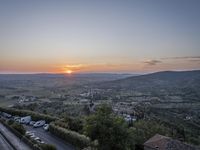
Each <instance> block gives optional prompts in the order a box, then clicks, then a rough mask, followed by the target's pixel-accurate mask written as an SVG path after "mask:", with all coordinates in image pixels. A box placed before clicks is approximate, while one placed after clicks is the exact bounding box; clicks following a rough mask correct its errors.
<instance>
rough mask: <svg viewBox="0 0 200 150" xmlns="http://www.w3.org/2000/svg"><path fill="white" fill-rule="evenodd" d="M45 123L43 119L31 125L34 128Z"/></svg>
mask: <svg viewBox="0 0 200 150" xmlns="http://www.w3.org/2000/svg"><path fill="white" fill-rule="evenodd" d="M45 123H46V122H45V120H40V121H37V122H36V123H35V124H34V125H33V127H34V128H37V127H42V126H43V125H44V124H45Z"/></svg>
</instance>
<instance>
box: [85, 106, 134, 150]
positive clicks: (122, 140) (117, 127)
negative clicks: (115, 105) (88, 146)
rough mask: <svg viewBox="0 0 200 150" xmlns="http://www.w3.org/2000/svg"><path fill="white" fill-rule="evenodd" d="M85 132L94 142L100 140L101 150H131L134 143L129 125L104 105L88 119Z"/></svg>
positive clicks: (99, 146) (99, 147)
mask: <svg viewBox="0 0 200 150" xmlns="http://www.w3.org/2000/svg"><path fill="white" fill-rule="evenodd" d="M84 131H85V134H86V135H87V136H89V137H90V138H91V139H92V140H98V149H100V150H108V149H109V150H116V149H117V150H128V149H131V142H132V141H131V140H130V138H131V136H130V134H129V129H128V125H127V123H126V122H125V121H124V119H122V118H120V117H117V116H115V115H114V114H113V113H112V109H111V108H110V107H109V106H108V105H102V106H101V107H99V108H98V110H97V112H96V113H95V114H93V115H91V116H89V117H88V118H87V119H86V125H85V127H84Z"/></svg>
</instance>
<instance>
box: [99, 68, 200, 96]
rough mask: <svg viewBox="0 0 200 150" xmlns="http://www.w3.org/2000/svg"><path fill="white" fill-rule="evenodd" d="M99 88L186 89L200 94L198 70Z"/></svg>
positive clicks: (156, 74)
mask: <svg viewBox="0 0 200 150" xmlns="http://www.w3.org/2000/svg"><path fill="white" fill-rule="evenodd" d="M100 87H102V88H112V89H124V90H125V89H126V90H131V89H132V90H142V91H152V90H154V91H159V90H161V89H165V90H170V91H172V90H175V89H187V88H188V89H190V90H191V89H192V90H193V91H196V92H198V93H200V70H194V71H163V72H156V73H151V74H146V75H140V76H133V77H128V78H125V79H119V80H115V81H110V82H106V83H104V84H101V85H100Z"/></svg>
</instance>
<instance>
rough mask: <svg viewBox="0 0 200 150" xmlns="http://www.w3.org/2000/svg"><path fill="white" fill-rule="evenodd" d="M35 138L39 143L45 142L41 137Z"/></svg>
mask: <svg viewBox="0 0 200 150" xmlns="http://www.w3.org/2000/svg"><path fill="white" fill-rule="evenodd" d="M34 140H35V141H36V142H38V143H41V144H44V141H42V140H41V139H40V138H39V137H36V138H34Z"/></svg>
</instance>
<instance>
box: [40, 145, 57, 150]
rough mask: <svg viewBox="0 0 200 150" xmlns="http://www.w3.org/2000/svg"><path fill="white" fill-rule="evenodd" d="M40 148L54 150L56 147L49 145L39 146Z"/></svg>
mask: <svg viewBox="0 0 200 150" xmlns="http://www.w3.org/2000/svg"><path fill="white" fill-rule="evenodd" d="M40 147H41V148H42V150H56V147H55V146H54V145H51V144H41V145H40Z"/></svg>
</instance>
